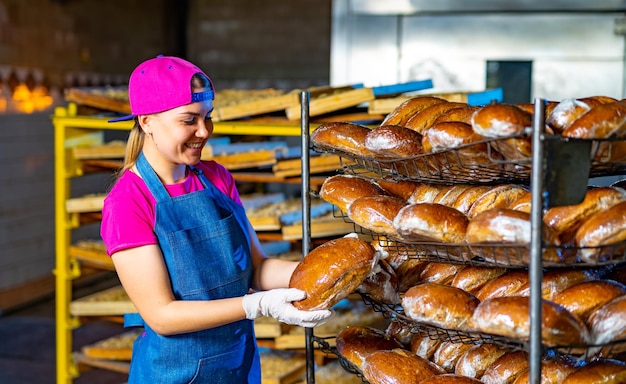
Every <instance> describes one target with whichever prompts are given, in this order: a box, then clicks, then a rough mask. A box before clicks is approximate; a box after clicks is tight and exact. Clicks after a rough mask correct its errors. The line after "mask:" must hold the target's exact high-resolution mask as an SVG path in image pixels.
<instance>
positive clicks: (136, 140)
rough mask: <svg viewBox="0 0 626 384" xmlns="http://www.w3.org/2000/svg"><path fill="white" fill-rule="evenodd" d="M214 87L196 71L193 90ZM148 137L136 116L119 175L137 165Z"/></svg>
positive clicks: (192, 79)
mask: <svg viewBox="0 0 626 384" xmlns="http://www.w3.org/2000/svg"><path fill="white" fill-rule="evenodd" d="M207 88H208V89H212V88H213V86H212V84H211V80H209V78H208V77H206V76H205V75H204V74H202V73H196V74H195V75H193V76H192V77H191V90H192V91H196V92H197V91H200V90H203V89H207ZM145 137H146V133H145V132H144V131H143V129H141V125H140V124H139V120H138V119H137V117H135V125H134V126H133V128H132V129H131V130H130V134H129V135H128V141H127V143H126V151H125V153H124V165H123V166H122V169H120V171H119V174H118V176H119V175H122V174H123V173H124V172H125V171H126V170H128V169H131V168H132V167H134V166H135V163H136V162H137V159H138V158H139V154H140V153H141V151H142V149H143V143H144V140H145Z"/></svg>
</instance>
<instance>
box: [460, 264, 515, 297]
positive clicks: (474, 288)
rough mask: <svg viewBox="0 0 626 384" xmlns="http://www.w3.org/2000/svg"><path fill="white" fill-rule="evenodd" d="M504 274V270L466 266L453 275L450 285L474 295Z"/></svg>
mask: <svg viewBox="0 0 626 384" xmlns="http://www.w3.org/2000/svg"><path fill="white" fill-rule="evenodd" d="M505 272H506V269H505V268H497V267H480V266H475V265H468V266H466V267H465V268H463V269H461V270H460V271H458V272H457V273H456V275H454V277H453V278H452V281H451V282H450V285H451V286H453V287H456V288H459V289H462V290H464V291H465V292H469V293H471V294H473V295H475V294H477V293H478V291H479V290H480V289H481V288H482V287H484V286H485V284H487V283H488V282H490V281H491V280H493V279H495V278H497V277H499V276H501V275H503V274H504V273H505Z"/></svg>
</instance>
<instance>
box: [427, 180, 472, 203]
mask: <svg viewBox="0 0 626 384" xmlns="http://www.w3.org/2000/svg"><path fill="white" fill-rule="evenodd" d="M470 187H471V186H470V185H466V184H457V185H452V186H450V188H445V189H443V190H442V191H441V192H439V193H438V194H437V196H435V199H434V200H433V204H441V205H445V206H448V207H453V206H454V203H455V202H456V199H457V198H458V197H459V195H461V193H463V192H464V191H465V190H467V189H468V188H470Z"/></svg>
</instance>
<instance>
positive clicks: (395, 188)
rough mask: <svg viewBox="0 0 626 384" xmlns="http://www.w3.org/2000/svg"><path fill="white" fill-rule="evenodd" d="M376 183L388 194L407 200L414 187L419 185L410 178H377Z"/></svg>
mask: <svg viewBox="0 0 626 384" xmlns="http://www.w3.org/2000/svg"><path fill="white" fill-rule="evenodd" d="M376 183H377V184H378V185H379V186H380V187H381V188H382V189H384V190H385V191H386V192H387V193H388V194H390V195H392V196H396V197H399V198H401V199H403V200H405V201H407V202H408V200H409V198H410V197H411V195H413V192H414V191H415V189H416V188H417V187H418V186H420V185H421V183H418V182H416V181H410V180H386V179H383V180H377V181H376Z"/></svg>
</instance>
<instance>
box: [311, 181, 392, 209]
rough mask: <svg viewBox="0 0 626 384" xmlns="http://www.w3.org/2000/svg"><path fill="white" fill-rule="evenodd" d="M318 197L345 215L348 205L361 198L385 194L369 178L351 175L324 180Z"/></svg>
mask: <svg viewBox="0 0 626 384" xmlns="http://www.w3.org/2000/svg"><path fill="white" fill-rule="evenodd" d="M319 193H320V197H321V198H322V199H323V200H324V201H326V202H328V203H331V204H333V205H335V206H337V207H338V208H339V209H340V210H341V212H343V213H345V214H347V213H348V208H350V204H352V202H354V200H356V199H358V198H359V197H363V196H375V195H385V194H387V193H386V192H385V191H384V190H383V189H382V188H381V187H380V186H379V185H378V184H376V183H375V182H373V181H372V180H371V179H369V178H365V177H360V176H352V175H334V176H330V177H328V178H326V180H324V183H322V186H321V187H320V192H319Z"/></svg>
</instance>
